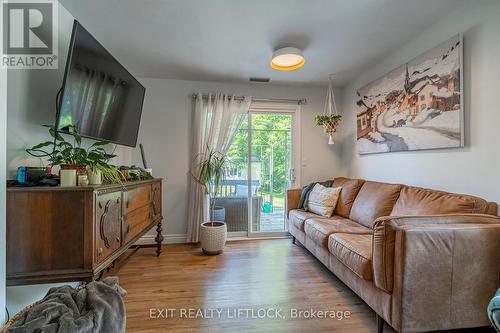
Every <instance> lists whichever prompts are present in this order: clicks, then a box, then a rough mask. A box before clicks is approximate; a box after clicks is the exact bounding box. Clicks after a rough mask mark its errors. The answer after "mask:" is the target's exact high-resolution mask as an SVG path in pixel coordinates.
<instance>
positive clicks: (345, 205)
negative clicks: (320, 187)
mask: <svg viewBox="0 0 500 333" xmlns="http://www.w3.org/2000/svg"><path fill="white" fill-rule="evenodd" d="M364 182H365V181H364V180H362V179H350V178H344V177H338V178H335V179H334V180H333V184H332V187H342V191H341V192H340V198H339V200H338V202H337V207H336V208H335V214H337V215H339V216H342V217H345V218H349V213H350V212H351V207H352V204H353V202H354V199H356V195H357V194H358V192H359V189H360V188H361V186H363V183H364Z"/></svg>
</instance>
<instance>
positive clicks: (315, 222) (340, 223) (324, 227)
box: [304, 215, 372, 248]
mask: <svg viewBox="0 0 500 333" xmlns="http://www.w3.org/2000/svg"><path fill="white" fill-rule="evenodd" d="M304 231H305V233H306V236H307V237H309V238H310V239H312V240H313V241H314V242H315V243H316V244H318V245H321V246H323V247H324V248H327V247H328V236H330V235H331V234H333V233H337V232H341V233H353V234H368V235H371V233H372V230H371V229H368V228H366V227H363V226H362V225H360V224H359V223H356V222H354V221H351V220H349V219H346V218H344V217H342V216H338V215H334V216H332V217H331V218H328V219H327V218H320V217H318V218H311V219H307V220H306V222H305V223H304Z"/></svg>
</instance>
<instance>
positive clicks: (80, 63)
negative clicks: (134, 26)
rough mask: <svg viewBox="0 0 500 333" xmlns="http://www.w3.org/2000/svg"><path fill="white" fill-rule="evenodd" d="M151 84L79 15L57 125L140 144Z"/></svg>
mask: <svg viewBox="0 0 500 333" xmlns="http://www.w3.org/2000/svg"><path fill="white" fill-rule="evenodd" d="M145 91H146V90H145V88H144V87H143V86H142V85H141V84H140V83H139V81H137V80H136V79H135V78H134V77H133V76H132V75H131V74H130V73H129V72H128V71H127V70H126V69H125V67H123V66H122V65H121V64H120V63H119V62H118V61H117V60H116V59H115V58H114V57H113V56H112V55H111V54H110V53H109V52H108V51H107V50H106V49H105V48H104V47H103V46H102V45H101V44H100V43H99V42H98V41H97V40H96V39H95V38H94V37H93V36H92V35H91V34H90V33H89V32H88V31H87V30H85V28H84V27H83V26H82V25H81V24H80V23H79V22H78V21H76V20H75V22H74V24H73V32H72V35H71V42H70V46H69V53H68V60H67V62H66V70H65V75H64V81H63V88H62V95H61V99H60V103H59V112H58V117H57V124H56V126H57V128H58V130H59V131H61V132H67V129H68V126H69V125H73V126H75V128H76V129H77V130H78V132H79V133H80V134H81V136H83V137H88V138H92V139H104V140H108V141H110V142H113V143H118V144H122V145H126V146H132V147H135V146H136V144H137V133H138V131H139V124H140V121H141V113H142V104H143V101H144V93H145Z"/></svg>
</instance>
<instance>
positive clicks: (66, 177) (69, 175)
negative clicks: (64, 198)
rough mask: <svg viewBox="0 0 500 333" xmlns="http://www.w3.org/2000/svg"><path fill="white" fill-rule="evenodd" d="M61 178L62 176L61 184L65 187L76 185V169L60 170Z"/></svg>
mask: <svg viewBox="0 0 500 333" xmlns="http://www.w3.org/2000/svg"><path fill="white" fill-rule="evenodd" d="M59 178H60V183H61V186H63V187H68V186H76V170H75V169H70V170H60V171H59Z"/></svg>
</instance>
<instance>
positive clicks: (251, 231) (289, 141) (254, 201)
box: [217, 109, 298, 237]
mask: <svg viewBox="0 0 500 333" xmlns="http://www.w3.org/2000/svg"><path fill="white" fill-rule="evenodd" d="M296 119H297V110H296V109H291V110H287V111H286V112H284V111H283V110H273V109H270V110H267V109H266V110H265V111H263V110H251V111H250V112H249V113H248V115H247V116H246V117H245V119H244V120H243V121H242V123H241V125H240V128H239V130H238V132H237V134H236V136H235V138H234V141H233V143H232V145H231V147H230V149H229V151H228V158H229V161H230V168H229V169H230V170H229V173H228V176H227V179H226V181H225V185H224V187H223V191H222V192H223V193H222V195H221V197H220V198H219V199H218V200H217V205H219V206H222V207H224V208H225V216H226V218H225V220H226V223H227V225H228V232H229V236H230V237H269V236H271V237H273V236H281V235H286V233H287V225H286V223H285V200H286V190H287V189H288V188H291V187H295V186H296V185H297V176H298V175H297V172H296V170H298V168H297V164H298V161H297V157H298V149H297V148H298V147H297V146H298V145H297V141H298V140H297V139H298V138H297V128H298V126H297V121H296Z"/></svg>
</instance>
